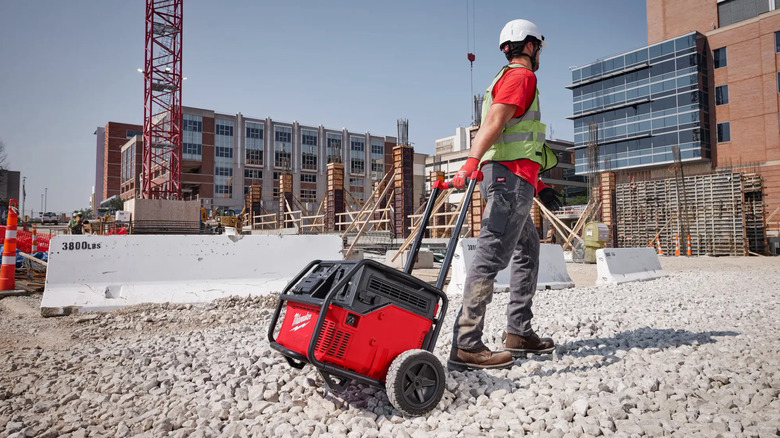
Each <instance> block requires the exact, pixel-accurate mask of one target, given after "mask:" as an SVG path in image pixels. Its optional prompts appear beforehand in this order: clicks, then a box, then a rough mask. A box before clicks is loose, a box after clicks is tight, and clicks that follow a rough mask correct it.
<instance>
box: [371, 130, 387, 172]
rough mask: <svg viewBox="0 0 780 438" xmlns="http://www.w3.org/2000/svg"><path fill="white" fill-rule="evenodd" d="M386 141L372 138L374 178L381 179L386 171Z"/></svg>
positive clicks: (372, 169)
mask: <svg viewBox="0 0 780 438" xmlns="http://www.w3.org/2000/svg"><path fill="white" fill-rule="evenodd" d="M384 161H385V142H384V141H383V140H380V139H371V172H373V173H374V175H373V178H374V179H381V178H382V177H383V176H384V173H385V165H384Z"/></svg>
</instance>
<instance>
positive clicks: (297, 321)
mask: <svg viewBox="0 0 780 438" xmlns="http://www.w3.org/2000/svg"><path fill="white" fill-rule="evenodd" d="M309 322H311V313H305V314H303V315H301V314H300V313H298V312H296V313H295V315H293V323H292V328H290V331H291V332H294V331H298V330H300V329H302V328H304V327H306V326H307V325H308V324H309Z"/></svg>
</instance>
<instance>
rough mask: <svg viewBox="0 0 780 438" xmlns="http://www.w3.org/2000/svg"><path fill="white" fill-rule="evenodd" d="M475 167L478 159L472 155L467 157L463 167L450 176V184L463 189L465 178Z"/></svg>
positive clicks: (477, 166)
mask: <svg viewBox="0 0 780 438" xmlns="http://www.w3.org/2000/svg"><path fill="white" fill-rule="evenodd" d="M477 168H479V160H478V159H476V158H474V157H468V158H467V159H466V162H465V163H464V164H463V167H461V168H460V170H459V171H458V172H457V173H455V176H453V177H452V186H453V187H455V188H456V189H465V188H466V178H468V177H470V176H471V174H472V173H474V171H476V170H477Z"/></svg>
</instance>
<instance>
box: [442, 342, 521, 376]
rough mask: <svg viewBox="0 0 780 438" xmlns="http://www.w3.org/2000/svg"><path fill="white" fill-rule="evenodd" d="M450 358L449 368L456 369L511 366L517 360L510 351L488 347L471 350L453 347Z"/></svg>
mask: <svg viewBox="0 0 780 438" xmlns="http://www.w3.org/2000/svg"><path fill="white" fill-rule="evenodd" d="M453 349H454V350H456V351H453V352H452V353H451V354H450V360H448V361H447V369H449V370H454V371H465V370H484V369H495V368H510V367H511V366H512V364H514V363H515V360H514V359H512V354H511V353H509V352H508V351H498V352H493V351H490V349H489V348H487V347H482V348H481V349H479V350H474V351H469V350H462V349H460V348H456V347H453Z"/></svg>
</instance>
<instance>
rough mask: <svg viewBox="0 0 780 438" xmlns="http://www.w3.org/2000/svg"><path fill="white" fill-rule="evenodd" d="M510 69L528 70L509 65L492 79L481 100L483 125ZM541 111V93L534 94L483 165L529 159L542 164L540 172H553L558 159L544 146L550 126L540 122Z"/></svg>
mask: <svg viewBox="0 0 780 438" xmlns="http://www.w3.org/2000/svg"><path fill="white" fill-rule="evenodd" d="M510 68H528V67H526V66H524V65H522V64H509V65H507V66H505V67H503V68H502V69H501V71H500V72H498V74H497V75H496V77H495V78H493V82H492V83H491V84H490V87H488V89H487V91H485V96H484V98H483V100H482V123H483V124H484V123H485V117H486V116H487V112H488V110H489V109H490V105H492V104H493V87H495V85H496V82H498V80H499V79H501V77H502V76H503V75H504V73H506V71H507V70H508V69H510ZM541 119H542V111H541V109H540V107H539V89H538V88H537V89H536V90H535V95H534V100H533V102H531V105H530V106H529V107H528V108H527V109H526V111H525V112H524V113H523V114H521V115H520V116H519V117H513V118H511V119H509V121H507V122H506V124H504V128H503V129H502V130H501V134H500V135H499V136H498V138H497V139H496V142H495V144H493V146H491V147H490V149H488V151H487V152H485V155H484V156H483V157H482V160H481V161H482V162H484V161H511V160H517V159H521V158H526V159H529V160H532V161H535V162H537V163H539V165H540V166H541V168H540V170H539V172H540V173H541V172H544V171H545V170H548V169H552V168H553V167H555V166H556V165H557V164H558V157H557V156H556V155H555V153H554V152H553V151H552V149H550V148H549V146H547V144H546V143H545V131H546V130H547V126H546V125H545V124H544V123H542V122H541Z"/></svg>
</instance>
